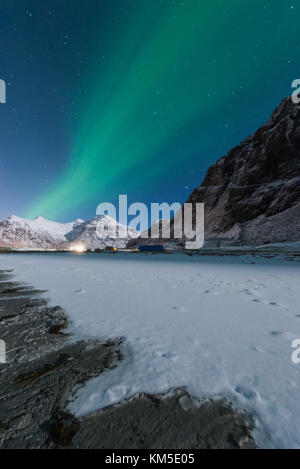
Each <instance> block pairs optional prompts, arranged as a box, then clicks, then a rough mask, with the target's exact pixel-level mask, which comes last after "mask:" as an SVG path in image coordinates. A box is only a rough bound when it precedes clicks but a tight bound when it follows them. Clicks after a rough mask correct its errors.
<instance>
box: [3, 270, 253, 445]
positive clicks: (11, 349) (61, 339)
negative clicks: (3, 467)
mask: <svg viewBox="0 0 300 469" xmlns="http://www.w3.org/2000/svg"><path fill="white" fill-rule="evenodd" d="M43 294H44V295H43ZM45 297H46V294H45V292H40V291H36V290H34V289H32V288H30V287H28V286H25V285H22V284H19V283H16V282H14V281H13V273H12V272H9V271H0V339H2V340H4V341H5V343H6V347H7V363H6V364H1V365H0V389H1V392H0V448H28V449H29V448H103V449H142V448H149V449H152V448H155V449H198V448H199V449H201V448H241V449H244V448H255V446H256V445H255V442H254V439H253V437H252V435H251V432H252V430H253V428H254V423H253V418H252V417H251V416H250V415H248V414H246V413H245V412H243V411H237V410H236V409H234V408H233V407H232V405H231V404H230V403H229V402H227V401H226V400H225V399H220V400H217V401H216V400H215V401H211V400H206V401H203V402H199V400H197V399H194V398H193V397H191V396H190V395H189V393H188V391H187V390H186V389H184V388H181V389H176V390H174V391H172V392H170V393H169V394H167V395H157V396H153V395H147V394H142V395H139V396H135V397H134V398H132V399H129V400H126V401H124V402H122V403H120V404H118V405H115V406H112V407H109V408H107V409H103V410H100V411H98V412H97V413H95V414H93V415H90V416H87V417H83V418H76V417H75V416H74V415H72V414H71V413H70V411H69V410H68V404H69V402H70V400H71V399H72V398H73V397H74V395H75V394H76V392H77V391H78V389H79V388H80V387H82V386H84V384H85V383H86V381H87V380H89V379H91V378H93V377H95V376H98V375H100V374H101V373H102V372H103V371H105V370H109V369H112V368H114V367H116V366H117V364H118V361H120V360H122V351H121V344H122V339H121V338H114V339H110V340H108V341H106V342H102V343H101V342H99V341H80V342H74V341H72V337H71V336H70V335H68V334H67V327H68V318H67V317H66V315H65V313H64V311H63V310H62V309H61V308H60V307H50V306H48V305H47V300H46V299H45Z"/></svg>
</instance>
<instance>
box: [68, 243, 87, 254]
mask: <svg viewBox="0 0 300 469" xmlns="http://www.w3.org/2000/svg"><path fill="white" fill-rule="evenodd" d="M86 250H87V249H86V247H85V246H83V245H82V244H77V245H76V246H71V248H70V251H74V252H79V253H82V252H86Z"/></svg>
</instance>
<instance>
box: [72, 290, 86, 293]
mask: <svg viewBox="0 0 300 469" xmlns="http://www.w3.org/2000/svg"><path fill="white" fill-rule="evenodd" d="M74 293H77V294H82V293H85V291H84V290H82V289H79V290H74Z"/></svg>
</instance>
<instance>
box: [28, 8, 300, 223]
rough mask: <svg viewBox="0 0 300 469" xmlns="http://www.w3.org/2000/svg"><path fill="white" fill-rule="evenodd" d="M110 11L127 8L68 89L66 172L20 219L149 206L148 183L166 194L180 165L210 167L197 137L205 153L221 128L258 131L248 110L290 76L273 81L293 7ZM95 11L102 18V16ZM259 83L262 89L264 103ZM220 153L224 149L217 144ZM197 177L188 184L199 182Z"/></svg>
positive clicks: (269, 104) (268, 102)
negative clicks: (120, 200)
mask: <svg viewBox="0 0 300 469" xmlns="http://www.w3.org/2000/svg"><path fill="white" fill-rule="evenodd" d="M119 3H120V5H124V4H127V7H128V11H127V15H126V16H125V15H124V16H122V21H119V22H118V24H117V25H116V27H115V28H112V29H111V31H110V33H109V34H107V35H106V37H105V46H104V47H105V50H106V54H105V60H101V57H100V59H99V56H100V55H101V54H98V46H99V49H100V48H102V49H103V44H102V43H101V44H100V42H101V41H103V38H102V39H101V41H100V39H99V44H96V43H94V48H93V50H90V51H89V54H90V56H89V66H88V67H87V69H86V70H85V73H84V74H83V79H82V83H81V90H78V89H77V90H74V94H76V93H77V94H78V98H77V103H78V104H77V113H76V117H75V118H74V117H72V116H70V120H71V123H70V125H71V126H72V142H71V148H70V155H68V159H67V160H66V163H65V165H64V166H65V167H64V169H63V171H61V172H60V174H57V177H56V178H55V180H53V181H52V182H51V184H50V186H47V188H45V190H44V193H42V194H39V195H38V197H35V198H34V200H33V202H32V203H31V204H30V206H29V207H28V209H27V210H25V213H24V215H25V216H26V217H28V218H33V217H35V216H37V215H43V216H46V217H49V218H54V219H58V218H62V217H65V216H66V215H67V214H68V213H70V214H71V213H75V211H76V212H77V213H78V214H80V210H81V212H82V210H83V209H84V207H86V206H88V204H91V205H93V206H94V207H95V210H96V206H97V204H98V203H100V202H103V201H114V200H115V198H116V197H117V196H118V194H120V193H127V194H129V196H130V197H131V198H132V199H133V200H135V196H138V197H139V198H140V199H141V197H142V196H143V193H145V199H147V201H148V200H150V199H151V194H150V192H151V190H150V189H147V187H148V185H150V186H151V183H153V182H154V181H155V183H156V184H157V185H162V186H163V185H164V184H167V185H168V187H171V185H172V184H174V185H179V184H181V185H182V186H184V185H185V184H189V182H190V181H188V180H187V176H186V175H185V176H184V181H183V180H181V179H180V173H181V172H182V171H183V168H185V167H190V168H193V167H196V168H198V167H199V163H196V162H195V161H196V160H199V159H200V158H203V162H202V167H203V168H205V169H206V168H207V166H208V164H210V163H211V162H212V161H210V158H212V156H211V155H209V156H207V155H205V154H203V149H202V147H201V142H202V141H203V142H206V143H205V146H204V149H206V148H208V147H209V142H210V141H211V144H212V146H213V145H214V144H215V140H218V138H219V139H220V148H223V147H222V145H221V140H222V139H223V140H224V135H222V134H220V128H222V129H223V128H224V127H226V123H227V122H228V120H229V121H230V122H231V123H233V125H234V124H235V125H236V127H237V128H238V129H240V134H241V135H240V134H239V131H236V132H235V134H234V135H237V136H238V138H239V137H240V136H246V134H245V135H243V132H246V133H247V132H248V133H250V132H251V131H253V130H255V128H256V122H255V118H254V116H255V108H256V109H258V110H259V112H260V113H261V114H259V115H260V116H263V117H261V118H262V119H263V120H264V118H265V116H268V114H269V113H270V112H271V111H272V110H273V107H275V106H276V105H277V104H279V96H280V95H281V94H282V93H284V91H283V90H286V94H288V92H289V86H290V82H291V81H292V79H294V78H296V76H291V77H290V79H289V78H288V77H289V75H288V74H287V76H286V81H281V79H282V73H283V74H284V72H283V68H282V64H283V63H287V60H288V56H287V53H288V50H289V49H290V45H291V44H292V38H293V37H295V31H296V30H297V29H298V20H299V15H298V14H297V16H296V14H295V13H294V12H293V9H292V8H291V6H292V5H293V3H291V4H290V5H289V3H290V2H288V1H277V0H273V1H269V2H263V1H262V0H244V1H242V2H241V1H240V0H228V1H226V2H225V1H224V0H212V1H210V2H206V1H205V2H204V1H200V0H182V1H179V0H178V1H177V0H174V1H167V0H165V1H160V0H139V1H132V2H130V1H120V2H119ZM295 3H296V2H295ZM115 4H116V2H115ZM94 14H95V15H100V16H101V9H97V10H95V12H94ZM100 16H99V17H100ZM82 27H83V28H84V27H85V25H84V24H83V25H82ZM86 34H87V35H88V34H89V31H88V28H87V31H86ZM102 49H101V50H102ZM291 53H292V54H293V52H291ZM295 70H296V68H295ZM268 80H269V82H270V85H268ZM284 80H285V79H284ZM259 87H262V89H263V90H264V89H268V90H269V91H268V93H267V94H266V99H265V101H262V99H261V93H260V92H259V91H257V90H258V89H259ZM272 87H274V88H275V89H274V88H273V90H272ZM79 91H81V92H80V93H79ZM262 93H263V91H262ZM272 95H273V100H274V102H273V101H272ZM245 103H249V109H250V107H251V112H250V111H249V114H250V115H251V116H252V120H250V119H249V117H248V114H247V112H248V110H247V108H245ZM260 106H261V108H260ZM229 111H231V114H230V115H229ZM245 112H246V115H245ZM243 119H244V120H246V122H245V121H244V122H243V124H242V125H241V121H243ZM247 119H248V120H249V122H247ZM257 120H258V121H259V118H258V119H257ZM260 123H261V122H259V124H260ZM247 124H248V128H249V130H248V131H247V130H245V129H247ZM257 125H258V124H257ZM225 131H226V132H228V130H227V129H225V130H224V132H225ZM234 135H233V138H234ZM238 143H239V141H236V144H238ZM223 146H224V151H225V150H228V148H227V146H226V142H225V144H224V145H223ZM216 156H217V157H219V156H222V154H218V155H213V158H215V157H216ZM206 157H207V159H205V158H206ZM203 176H204V174H203V173H202V174H200V173H198V174H197V175H196V177H195V178H194V179H195V181H196V178H197V180H198V184H200V183H201V180H202V178H203ZM192 182H194V181H192ZM150 186H149V187H150ZM147 190H148V192H147ZM171 192H172V195H173V193H174V190H173V189H172V190H171ZM187 194H188V192H187ZM163 195H165V193H163ZM180 196H182V194H181V193H180ZM140 201H144V200H140Z"/></svg>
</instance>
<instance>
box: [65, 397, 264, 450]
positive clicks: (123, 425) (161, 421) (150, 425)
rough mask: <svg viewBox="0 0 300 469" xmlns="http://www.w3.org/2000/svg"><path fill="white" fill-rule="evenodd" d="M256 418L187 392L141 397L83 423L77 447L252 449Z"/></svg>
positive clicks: (98, 413)
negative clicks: (200, 399) (252, 433)
mask: <svg viewBox="0 0 300 469" xmlns="http://www.w3.org/2000/svg"><path fill="white" fill-rule="evenodd" d="M253 428H254V424H253V421H252V418H251V417H250V416H249V415H247V414H246V413H244V412H241V411H237V410H234V409H233V407H232V406H231V405H230V404H229V403H228V401H226V400H222V399H220V400H215V401H214V400H206V401H203V402H200V401H199V400H197V399H195V398H193V397H191V396H190V394H189V393H188V391H187V390H186V389H176V390H174V391H172V392H171V393H169V394H168V395H158V396H153V395H149V394H141V395H139V396H136V397H134V398H132V399H128V400H127V401H125V402H122V403H121V404H119V405H117V406H113V407H110V408H108V409H105V410H102V411H100V412H97V413H95V414H94V415H91V416H89V417H85V418H83V419H81V420H80V428H79V429H78V431H77V432H76V434H75V436H74V438H73V440H72V447H73V448H82V447H83V448H90V449H92V448H103V449H113V448H118V449H143V448H145V449H209V448H210V449H211V448H214V449H219V448H220V449H221V448H223V449H251V448H255V447H256V445H255V442H254V440H253V438H252V436H251V432H252V430H253Z"/></svg>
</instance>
